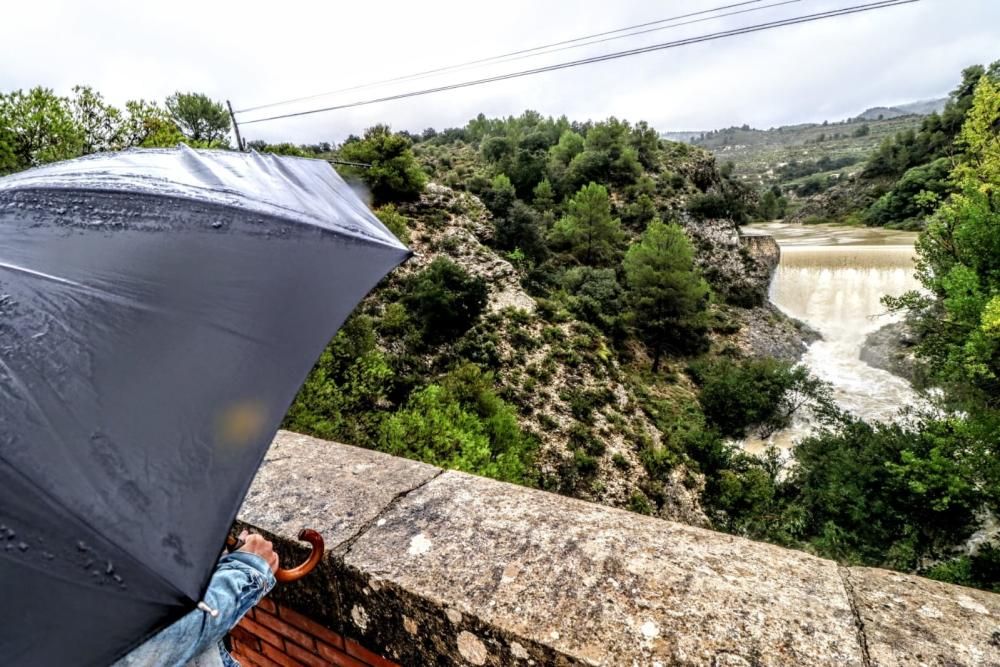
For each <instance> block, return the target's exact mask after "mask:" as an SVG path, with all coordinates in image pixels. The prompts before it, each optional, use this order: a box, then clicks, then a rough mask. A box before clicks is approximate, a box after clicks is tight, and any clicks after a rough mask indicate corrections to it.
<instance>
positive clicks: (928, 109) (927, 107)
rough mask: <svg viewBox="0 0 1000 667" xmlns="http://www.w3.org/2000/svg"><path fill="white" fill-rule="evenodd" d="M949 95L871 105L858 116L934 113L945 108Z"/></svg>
mask: <svg viewBox="0 0 1000 667" xmlns="http://www.w3.org/2000/svg"><path fill="white" fill-rule="evenodd" d="M947 101H948V98H947V97H940V98H937V99H933V100H918V101H916V102H910V103H909V104H897V105H896V106H892V107H870V108H868V109H865V110H864V111H862V112H861V113H860V114H858V115H857V116H856V119H858V120H888V119H890V118H899V117H900V116H910V115H916V116H928V115H930V114H932V113H934V112H935V111H936V112H939V113H940V112H941V111H942V110H943V109H944V105H945V103H946V102H947Z"/></svg>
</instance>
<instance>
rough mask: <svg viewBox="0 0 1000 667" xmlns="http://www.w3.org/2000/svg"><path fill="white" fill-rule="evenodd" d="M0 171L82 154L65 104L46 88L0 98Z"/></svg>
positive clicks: (77, 129)
mask: <svg viewBox="0 0 1000 667" xmlns="http://www.w3.org/2000/svg"><path fill="white" fill-rule="evenodd" d="M0 128H3V130H0V168H3V169H4V170H5V171H17V170H20V169H27V168H28V167H34V166H37V165H40V164H45V163H46V162H55V161H57V160H66V159H69V158H73V157H77V156H79V155H81V154H82V151H83V141H84V136H83V132H82V130H81V129H80V127H79V126H78V125H77V124H76V122H75V120H74V118H73V109H72V107H71V105H70V102H69V100H67V99H66V98H64V97H59V96H57V95H56V94H55V93H53V92H52V91H51V90H49V89H47V88H41V87H37V88H32V89H31V90H29V91H28V92H24V91H20V90H16V91H14V92H12V93H7V94H0Z"/></svg>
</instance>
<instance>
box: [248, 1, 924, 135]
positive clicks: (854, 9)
mask: <svg viewBox="0 0 1000 667" xmlns="http://www.w3.org/2000/svg"><path fill="white" fill-rule="evenodd" d="M919 1H920V0H882V1H881V2H871V3H868V4H862V5H854V6H851V7H842V8H839V9H835V10H830V11H826V12H817V13H815V14H806V15H802V16H797V17H793V18H788V19H781V20H777V21H770V22H767V23H759V24H756V25H751V26H744V27H741V28H736V29H733V30H725V31H722V32H716V33H710V34H707V35H700V36H697V37H690V38H686V39H680V40H676V41H673V42H664V43H661V44H654V45H651V46H644V47H639V48H635V49H629V50H626V51H617V52H613V53H607V54H604V55H600V56H591V57H588V58H582V59H579V60H572V61H568V62H564V63H558V64H554V65H546V66H544V67H536V68H534V69H528V70H521V71H517V72H510V73H507V74H499V75H496V76H490V77H485V78H482V79H475V80H472V81H464V82H461V83H454V84H449V85H445V86H438V87H435V88H428V89H424V90H416V91H410V92H406V93H399V94H396V95H388V96H385V97H379V98H374V99H369V100H361V101H357V102H350V103H346V104H338V105H334V106H328V107H322V108H319V109H309V110H306V111H296V112H293V113H287V114H278V115H275V116H268V117H265V118H254V119H252V120H247V121H242V122H241V124H243V125H250V124H252V123H263V122H267V121H272V120H279V119H282V118H295V117H298V116H308V115H311V114H317V113H324V112H327V111H338V110H342V109H351V108H354V107H361V106H367V105H371V104H378V103H381V102H390V101H393V100H400V99H406V98H410V97H418V96H421V95H430V94H433V93H440V92H445V91H448V90H456V89H459V88H470V87H472V86H479V85H483V84H487V83H495V82H497V81H505V80H508V79H517V78H521V77H525V76H532V75H534V74H541V73H544V72H553V71H557V70H562V69H569V68H571V67H579V66H581V65H590V64H593V63H599V62H605V61H608V60H616V59H618V58H626V57H629V56H635V55H640V54H643V53H651V52H654V51H662V50H666V49H672V48H677V47H681V46H688V45H691V44H698V43H701V42H708V41H713V40H718V39H725V38H727V37H736V36H739V35H746V34H750V33H754V32H761V31H764V30H771V29H774V28H780V27H784V26H789V25H796V24H800V23H810V22H813V21H819V20H822V19H827V18H835V17H838V16H846V15H848V14H857V13H860V12H867V11H873V10H877V9H886V8H889V7H895V6H897V5H908V4H913V3H915V2H919Z"/></svg>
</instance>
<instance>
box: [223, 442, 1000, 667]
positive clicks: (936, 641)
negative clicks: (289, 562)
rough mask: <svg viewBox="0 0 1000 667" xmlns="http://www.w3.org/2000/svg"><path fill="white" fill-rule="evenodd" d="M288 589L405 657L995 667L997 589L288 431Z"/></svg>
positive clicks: (321, 617) (251, 503)
mask: <svg viewBox="0 0 1000 667" xmlns="http://www.w3.org/2000/svg"><path fill="white" fill-rule="evenodd" d="M240 520H241V521H243V522H245V523H247V524H249V525H252V526H254V527H256V528H258V529H259V530H261V531H262V532H264V533H265V534H268V535H270V536H272V537H275V538H277V541H278V544H279V550H280V551H281V552H282V554H283V556H291V557H294V558H297V557H300V556H301V553H303V552H304V550H305V548H304V547H303V546H299V545H296V543H295V541H294V536H295V535H296V534H297V533H298V531H299V529H300V528H302V527H311V528H315V529H317V530H319V531H320V532H322V533H323V534H324V536H325V537H326V539H327V544H328V547H329V551H330V554H329V556H328V557H327V558H326V559H325V561H324V564H323V566H322V567H321V568H320V569H319V570H318V571H317V572H315V573H314V574H312V575H310V576H309V577H307V578H306V579H304V580H302V581H300V582H298V583H296V584H290V585H287V586H281V587H279V589H278V590H277V591H276V592H275V596H276V598H277V600H278V601H279V602H281V603H283V604H286V605H288V606H290V607H292V608H294V609H296V610H298V611H300V612H303V613H306V614H307V615H308V616H310V617H311V618H313V619H315V620H317V621H319V622H321V623H323V624H324V625H325V626H327V627H329V628H331V629H332V630H334V631H336V632H339V633H340V634H342V635H344V636H349V637H355V638H357V639H358V640H359V641H361V642H362V643H363V644H364V645H366V646H368V647H370V648H372V649H374V650H377V651H380V652H381V653H382V654H383V655H385V656H387V657H391V658H392V659H394V660H396V661H397V662H399V663H400V664H403V665H421V664H458V665H550V664H551V665H650V666H654V665H660V666H662V667H667V666H668V665H712V666H716V667H735V666H751V665H752V666H758V665H759V666H770V665H795V666H803V667H804V666H807V665H838V666H851V665H858V666H861V667H874V666H879V667H887V666H889V665H913V666H917V665H942V666H943V665H948V666H952V667H958V666H964V665H969V666H972V665H1000V624H998V621H1000V596H997V595H993V594H990V593H984V592H981V591H976V590H972V589H967V588H962V587H959V586H951V585H947V584H942V583H939V582H934V581H930V580H926V579H922V578H919V577H914V576H908V575H902V574H898V573H894V572H888V571H884V570H876V569H869V568H845V567H840V566H838V565H837V564H836V563H834V562H833V561H828V560H824V559H820V558H816V557H814V556H810V555H808V554H805V553H803V552H799V551H793V550H789V549H782V548H780V547H776V546H773V545H769V544H764V543H760V542H753V541H750V540H746V539H742V538H738V537H734V536H732V535H727V534H724V533H716V532H712V531H709V530H703V529H699V528H693V527H690V526H686V525H682V524H677V523H672V522H669V521H664V520H660V519H654V518H649V517H644V516H641V515H638V514H633V513H630V512H625V511H622V510H618V509H613V508H609V507H605V506H602V505H595V504H591V503H586V502H583V501H579V500H575V499H571V498H566V497H563V496H559V495H555V494H550V493H545V492H542V491H536V490H533V489H527V488H523V487H519V486H514V485H511V484H504V483H501V482H496V481H493V480H489V479H484V478H480V477H475V476H472V475H467V474H464V473H459V472H454V471H447V472H446V471H442V470H440V469H438V468H434V467H433V466H428V465H425V464H421V463H416V462H413V461H408V460H404V459H399V458H396V457H392V456H388V455H386V454H382V453H379V452H373V451H369V450H365V449H359V448H356V447H350V446H347V445H341V444H336V443H331V442H326V441H322V440H317V439H315V438H310V437H307V436H302V435H297V434H293V433H288V432H279V433H278V435H277V437H276V438H275V441H274V444H273V445H272V447H271V450H270V451H269V453H268V455H267V457H266V459H265V462H264V465H263V466H262V468H261V470H260V472H259V473H258V475H257V478H256V480H255V481H254V484H253V486H252V487H251V490H250V493H249V495H248V496H247V500H246V503H245V504H244V507H243V510H242V511H241V513H240Z"/></svg>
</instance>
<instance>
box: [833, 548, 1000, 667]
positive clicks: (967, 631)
mask: <svg viewBox="0 0 1000 667" xmlns="http://www.w3.org/2000/svg"><path fill="white" fill-rule="evenodd" d="M847 581H848V583H849V585H850V588H851V589H852V590H853V594H854V599H855V601H856V605H857V608H858V615H859V616H860V617H861V621H862V623H863V624H864V636H865V639H866V641H867V644H868V653H869V656H870V657H871V667H890V666H891V667H895V666H897V665H899V666H906V667H910V666H912V667H923V666H927V667H931V666H933V667H987V666H989V667H995V666H997V665H1000V596H997V595H994V594H992V593H985V592H983V591H978V590H975V589H972V588H964V587H962V586H952V585H950V584H943V583H941V582H939V581H931V580H930V579H924V578H922V577H914V576H911V575H906V574H901V573H899V572H889V571H887V570H876V569H872V568H863V567H852V568H849V569H848V574H847Z"/></svg>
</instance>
